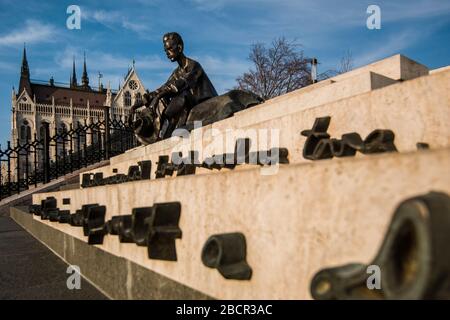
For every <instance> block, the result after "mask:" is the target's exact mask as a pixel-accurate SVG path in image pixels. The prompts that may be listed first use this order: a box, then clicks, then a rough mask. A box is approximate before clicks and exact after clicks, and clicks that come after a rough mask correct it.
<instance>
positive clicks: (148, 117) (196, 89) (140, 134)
mask: <svg viewBox="0 0 450 320" xmlns="http://www.w3.org/2000/svg"><path fill="white" fill-rule="evenodd" d="M163 44H164V51H165V52H166V55H167V58H169V59H170V61H172V62H175V61H176V62H177V63H178V67H177V68H176V69H175V70H174V71H173V72H172V74H171V76H170V77H169V79H168V80H167V82H166V83H165V84H164V85H163V86H161V87H160V88H159V89H157V90H155V91H153V92H148V91H147V93H146V94H144V96H143V101H142V102H141V103H139V102H138V104H135V105H134V106H133V107H132V108H131V116H130V118H129V121H130V124H131V125H132V127H133V129H134V132H135V134H136V136H137V138H138V139H139V141H140V142H141V143H143V144H149V143H153V142H155V141H158V140H161V139H165V138H167V137H170V135H171V134H172V132H173V131H174V130H175V129H177V128H180V127H183V128H186V129H192V128H193V127H194V123H195V122H199V121H200V122H202V124H203V125H207V124H210V123H213V122H215V121H219V120H222V119H225V118H227V117H230V116H232V115H233V114H234V113H235V112H238V111H240V110H243V109H246V108H248V107H251V106H254V105H256V104H259V103H261V102H262V101H263V100H262V99H261V98H260V97H259V96H257V95H255V94H253V93H251V92H248V91H242V90H232V91H230V92H228V93H225V94H223V95H221V96H217V92H216V89H215V88H214V86H213V85H212V83H211V81H210V80H209V78H208V76H207V75H206V73H205V71H204V70H203V68H202V66H201V65H200V64H199V63H198V62H197V61H194V60H192V59H190V58H188V57H186V56H185V55H184V53H183V49H184V44H183V39H182V38H181V36H180V35H179V34H178V33H176V32H171V33H167V34H165V35H164V37H163ZM143 106H145V107H143ZM191 110H192V112H191Z"/></svg>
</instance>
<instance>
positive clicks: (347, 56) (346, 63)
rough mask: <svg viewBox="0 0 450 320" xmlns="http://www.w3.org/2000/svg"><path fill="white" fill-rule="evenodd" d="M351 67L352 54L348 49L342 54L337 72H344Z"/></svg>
mask: <svg viewBox="0 0 450 320" xmlns="http://www.w3.org/2000/svg"><path fill="white" fill-rule="evenodd" d="M352 69H353V56H352V52H351V51H350V50H347V51H346V52H345V53H344V56H343V57H342V58H341V64H340V66H339V70H338V73H339V74H341V73H346V72H348V71H351V70H352Z"/></svg>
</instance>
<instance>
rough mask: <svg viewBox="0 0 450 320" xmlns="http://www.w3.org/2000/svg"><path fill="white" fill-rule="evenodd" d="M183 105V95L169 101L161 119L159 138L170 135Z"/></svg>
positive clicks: (184, 100) (184, 103)
mask: <svg viewBox="0 0 450 320" xmlns="http://www.w3.org/2000/svg"><path fill="white" fill-rule="evenodd" d="M185 105H186V99H185V96H184V95H178V96H176V97H174V98H173V99H172V100H171V101H170V103H169V105H168V106H167V108H166V109H165V110H164V113H163V115H162V118H161V120H162V121H161V123H162V127H161V132H160V134H159V136H160V138H163V139H165V138H168V137H169V136H170V135H171V133H172V131H173V130H174V129H175V128H176V125H177V123H178V120H179V118H180V116H181V115H182V113H183V110H184V108H185Z"/></svg>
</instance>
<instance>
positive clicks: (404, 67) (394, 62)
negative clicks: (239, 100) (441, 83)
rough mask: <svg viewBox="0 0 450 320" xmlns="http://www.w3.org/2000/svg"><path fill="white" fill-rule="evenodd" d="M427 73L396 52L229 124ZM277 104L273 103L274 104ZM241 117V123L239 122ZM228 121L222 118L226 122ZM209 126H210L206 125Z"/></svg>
mask: <svg viewBox="0 0 450 320" xmlns="http://www.w3.org/2000/svg"><path fill="white" fill-rule="evenodd" d="M427 74H428V68H427V67H425V66H423V65H421V64H419V63H417V62H415V61H413V60H411V59H409V58H407V57H405V56H402V55H395V56H392V57H389V58H386V59H383V60H380V61H376V62H374V63H372V64H369V65H367V66H364V67H361V68H358V69H355V70H352V71H350V72H347V73H344V74H341V75H338V76H336V77H333V78H330V79H327V80H324V81H320V82H318V83H316V84H313V85H310V86H307V87H304V88H301V89H298V90H295V91H293V92H290V93H287V94H284V95H282V96H279V97H276V98H273V99H270V100H268V101H266V102H265V103H264V104H262V105H259V106H255V107H253V108H250V109H248V110H244V111H242V112H239V113H236V115H235V116H234V117H233V118H232V120H231V122H233V125H232V128H236V127H242V126H248V125H249V124H255V123H257V122H260V121H263V120H267V119H271V118H273V117H280V116H283V115H286V114H289V113H292V112H297V111H299V110H302V109H305V108H313V107H315V106H319V105H323V104H325V103H327V102H333V101H336V100H339V99H343V98H346V97H351V96H354V95H358V94H361V93H364V92H368V91H371V90H374V89H378V88H382V87H384V86H387V85H390V84H393V83H395V82H397V81H403V80H410V79H414V78H416V77H420V76H424V75H427ZM273 105H276V106H273ZM240 121H242V123H239V122H240ZM229 122H230V121H227V122H224V123H225V124H226V125H228V124H229ZM208 127H211V126H208ZM165 148H166V146H165V144H164V142H159V143H156V144H154V145H153V146H152V149H156V150H161V149H165ZM143 152H144V151H143V150H142V148H137V149H135V150H132V151H129V152H127V154H126V155H122V156H118V157H116V158H115V159H113V160H112V162H113V164H114V162H115V161H117V162H121V161H122V159H128V158H129V157H132V156H131V154H132V153H134V154H135V155H137V156H138V155H143Z"/></svg>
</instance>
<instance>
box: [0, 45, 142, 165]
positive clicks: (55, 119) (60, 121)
mask: <svg viewBox="0 0 450 320" xmlns="http://www.w3.org/2000/svg"><path fill="white" fill-rule="evenodd" d="M144 92H145V88H144V86H143V84H142V82H141V81H140V79H139V77H138V75H137V73H136V70H135V66H134V63H133V66H132V67H131V68H129V69H128V72H127V74H126V76H125V79H124V82H123V85H122V86H119V89H118V90H117V91H115V90H111V88H110V86H109V84H108V85H107V88H104V87H103V84H101V83H99V87H98V88H94V87H92V86H91V85H90V84H89V76H88V72H87V66H86V56H85V57H84V63H83V72H82V76H81V83H79V82H78V80H77V73H76V64H75V59H74V61H73V68H72V71H71V75H70V82H69V84H60V83H56V82H55V81H54V79H53V77H51V78H50V79H49V80H48V81H38V80H32V79H31V78H30V68H29V65H28V60H27V52H26V48H24V50H23V56H22V66H21V70H20V81H19V87H18V91H17V92H16V91H15V89H13V91H12V114H11V147H15V146H17V144H21V145H22V144H25V143H27V142H30V141H32V140H34V138H35V137H36V138H37V139H42V138H43V135H44V130H43V128H44V125H46V124H48V126H49V129H50V135H53V134H55V133H61V132H63V131H65V130H69V129H70V128H73V129H76V128H77V127H78V126H80V125H84V124H85V123H86V124H90V123H91V122H93V121H96V120H97V119H101V120H103V119H104V110H105V107H109V113H110V115H111V117H115V118H116V119H118V120H119V119H121V120H122V121H126V120H127V117H128V115H129V112H130V108H131V106H132V105H133V104H134V103H135V102H136V100H141V99H142V96H143V94H144ZM86 139H88V140H89V137H86ZM86 143H87V144H90V143H91V141H86ZM50 156H51V158H54V157H55V156H56V154H55V151H54V150H51V155H50ZM14 165H15V166H17V164H14ZM12 169H13V168H12ZM2 171H4V168H2ZM22 172H24V171H22Z"/></svg>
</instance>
